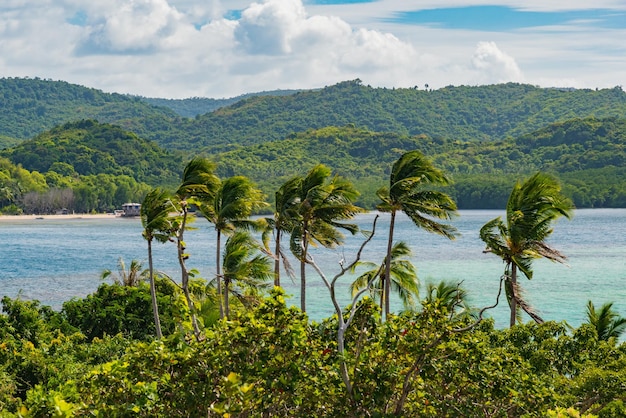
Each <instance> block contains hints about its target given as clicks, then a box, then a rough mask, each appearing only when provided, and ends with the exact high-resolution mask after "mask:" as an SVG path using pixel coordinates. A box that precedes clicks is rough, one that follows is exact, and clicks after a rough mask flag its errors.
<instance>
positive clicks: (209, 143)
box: [165, 80, 626, 150]
mask: <svg viewBox="0 0 626 418" xmlns="http://www.w3.org/2000/svg"><path fill="white" fill-rule="evenodd" d="M588 116H595V117H607V116H617V117H626V93H624V91H622V89H621V88H619V87H616V88H613V89H604V90H598V91H594V90H561V89H544V88H537V87H533V86H529V85H522V84H512V83H510V84H502V85H492V86H481V87H446V88H443V89H439V90H432V91H430V90H429V91H425V90H417V89H391V90H390V89H380V88H378V89H375V88H371V87H368V86H364V85H362V84H361V83H360V82H359V81H358V80H356V81H348V82H343V83H339V84H337V85H334V86H330V87H327V88H324V89H322V90H319V91H306V92H300V93H297V94H295V95H291V96H285V97H254V98H250V99H246V100H243V101H240V102H238V103H236V104H234V105H232V106H229V107H225V108H222V109H219V110H217V111H215V112H212V113H209V114H206V115H203V116H201V117H199V118H197V119H196V120H195V121H194V122H193V124H192V125H190V126H189V128H188V131H189V135H190V136H189V138H190V141H191V142H192V143H193V146H194V148H195V147H199V148H205V149H206V148H208V149H213V150H215V149H222V150H223V149H228V147H229V146H231V145H232V144H233V143H236V144H244V145H250V144H258V143H263V142H266V141H268V140H277V139H281V138H283V137H285V136H287V135H289V134H291V133H293V132H302V131H304V130H306V129H319V128H323V127H325V126H343V125H346V124H349V123H352V124H355V125H356V126H357V127H360V128H366V129H368V130H371V131H375V132H395V133H398V134H401V135H419V134H426V135H428V136H430V137H433V138H446V139H453V140H462V141H477V140H478V141H492V140H502V139H505V138H507V137H517V136H520V135H523V134H526V133H530V132H533V131H535V130H537V129H540V128H543V127H544V126H546V125H548V124H550V123H554V122H558V121H564V120H567V119H571V118H576V117H582V118H584V117H588ZM165 145H166V146H168V147H172V148H175V147H176V144H173V143H172V144H165Z"/></svg>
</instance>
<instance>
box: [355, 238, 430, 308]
mask: <svg viewBox="0 0 626 418" xmlns="http://www.w3.org/2000/svg"><path fill="white" fill-rule="evenodd" d="M411 256H412V252H411V248H410V247H409V246H408V245H407V244H406V243H405V242H402V241H401V242H398V243H396V244H395V245H394V246H393V248H392V250H391V269H390V272H391V275H390V277H391V289H392V290H393V291H395V292H397V293H398V295H399V296H400V300H402V304H403V305H404V308H405V309H407V310H412V309H414V308H415V305H416V301H415V298H416V297H417V295H418V293H419V281H418V279H417V271H416V270H415V266H414V265H413V263H412V262H411ZM386 264H387V263H386V260H383V262H382V263H381V264H380V265H377V264H374V263H361V265H367V266H370V267H371V268H372V269H371V270H369V271H366V272H365V273H363V274H361V275H360V276H359V277H357V279H356V280H355V281H354V282H353V283H352V285H351V286H350V289H351V291H352V296H355V295H356V294H357V293H358V292H359V291H360V290H361V289H363V288H364V287H365V286H367V284H368V283H370V282H371V283H372V288H371V289H370V294H371V295H372V297H373V298H374V299H376V297H378V298H379V299H380V308H381V310H382V309H383V307H384V306H383V305H384V298H383V280H382V277H383V274H384V272H385V266H386Z"/></svg>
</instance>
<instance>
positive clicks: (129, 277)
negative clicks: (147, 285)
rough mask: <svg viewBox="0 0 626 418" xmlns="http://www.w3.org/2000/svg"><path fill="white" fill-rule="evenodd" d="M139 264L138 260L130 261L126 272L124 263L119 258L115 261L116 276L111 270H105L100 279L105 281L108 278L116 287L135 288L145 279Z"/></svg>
mask: <svg viewBox="0 0 626 418" xmlns="http://www.w3.org/2000/svg"><path fill="white" fill-rule="evenodd" d="M141 268H142V266H141V262H140V261H139V260H131V262H130V266H128V270H126V263H125V262H124V259H123V258H122V257H120V258H119V259H118V260H117V275H116V274H114V273H113V272H112V271H111V270H109V269H106V270H104V271H102V274H101V275H100V278H101V279H102V280H106V279H108V278H109V277H111V278H112V279H113V283H115V284H116V285H118V286H128V287H137V286H139V283H141V282H142V281H143V280H144V279H145V274H144V271H143V270H142V269H141Z"/></svg>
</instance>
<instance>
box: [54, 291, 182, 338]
mask: <svg viewBox="0 0 626 418" xmlns="http://www.w3.org/2000/svg"><path fill="white" fill-rule="evenodd" d="M156 287H157V294H158V307H159V313H160V317H161V326H162V329H163V333H164V334H166V335H167V334H171V333H173V332H174V331H175V330H176V326H177V323H178V318H180V307H179V305H180V303H179V302H178V297H179V295H178V292H177V291H176V288H175V287H174V286H173V284H171V283H170V282H169V281H168V280H167V279H160V280H159V279H157V282H156ZM62 312H63V315H64V316H65V318H67V321H68V322H69V323H70V324H71V325H72V326H74V327H76V328H78V329H80V331H81V332H82V333H83V334H84V335H85V336H86V337H87V338H88V339H89V340H91V339H93V338H103V337H104V336H106V335H110V336H112V335H117V334H118V333H121V334H123V335H124V336H126V337H129V338H132V339H137V340H146V339H151V338H154V336H155V333H156V331H155V324H154V317H153V314H152V304H151V299H150V289H149V286H148V285H147V284H145V283H141V284H139V285H137V286H121V285H116V284H114V285H109V284H106V283H104V284H102V285H100V286H99V287H98V290H97V291H96V292H95V293H93V294H91V295H88V296H87V297H85V298H84V299H72V300H70V301H67V302H65V303H64V304H63V311H62Z"/></svg>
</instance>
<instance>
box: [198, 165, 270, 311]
mask: <svg viewBox="0 0 626 418" xmlns="http://www.w3.org/2000/svg"><path fill="white" fill-rule="evenodd" d="M266 205H267V203H265V201H264V200H263V193H262V192H261V190H259V189H258V188H256V186H255V185H254V183H253V182H252V181H251V180H250V179H248V178H247V177H244V176H234V177H230V178H228V179H226V180H224V181H223V182H222V183H221V184H220V186H219V187H218V189H217V192H216V193H215V195H214V196H213V197H212V198H211V199H205V200H202V202H201V205H200V206H199V208H200V212H201V213H202V215H203V216H204V217H205V218H206V219H207V220H208V221H209V222H210V223H212V224H213V225H214V226H215V231H216V232H217V244H216V263H215V264H216V281H217V294H218V298H219V310H220V318H223V317H224V315H225V312H224V306H223V298H224V297H225V295H224V289H222V271H221V265H220V252H221V249H222V244H221V237H222V234H227V235H230V234H232V233H233V232H234V231H235V229H236V228H257V227H258V223H256V222H253V221H251V220H250V216H251V215H252V214H253V213H254V211H256V210H257V209H260V208H261V207H263V206H266Z"/></svg>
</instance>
